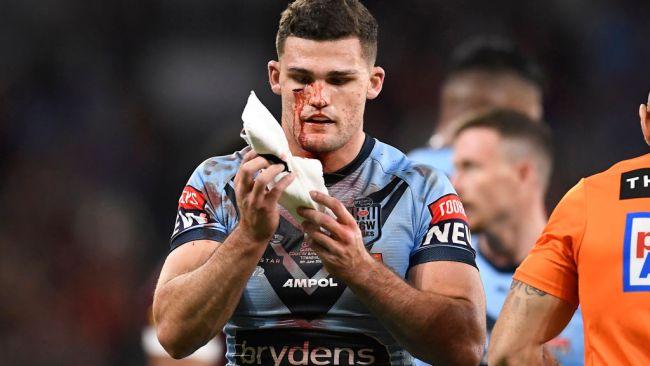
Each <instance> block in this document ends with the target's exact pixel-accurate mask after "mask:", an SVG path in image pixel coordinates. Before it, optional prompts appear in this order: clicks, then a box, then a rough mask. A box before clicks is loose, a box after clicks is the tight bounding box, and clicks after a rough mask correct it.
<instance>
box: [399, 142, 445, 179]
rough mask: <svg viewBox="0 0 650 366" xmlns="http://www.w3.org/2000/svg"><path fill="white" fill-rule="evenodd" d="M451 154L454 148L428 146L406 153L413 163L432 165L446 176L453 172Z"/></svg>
mask: <svg viewBox="0 0 650 366" xmlns="http://www.w3.org/2000/svg"><path fill="white" fill-rule="evenodd" d="M453 155H454V150H453V149H452V148H451V147H442V148H439V149H434V148H432V147H430V146H425V147H419V148H417V149H415V150H413V151H411V152H410V153H408V158H409V159H411V160H413V161H414V162H415V163H420V164H426V165H431V166H434V167H436V169H438V170H441V171H442V172H443V173H445V174H446V175H447V176H448V177H451V175H452V173H453V172H454V163H453V160H452V158H453Z"/></svg>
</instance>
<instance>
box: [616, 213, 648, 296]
mask: <svg viewBox="0 0 650 366" xmlns="http://www.w3.org/2000/svg"><path fill="white" fill-rule="evenodd" d="M623 290H624V291H625V292H630V291H650V212H634V213H629V214H628V215H627V220H626V224H625V241H624V242H623Z"/></svg>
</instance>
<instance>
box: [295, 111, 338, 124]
mask: <svg viewBox="0 0 650 366" xmlns="http://www.w3.org/2000/svg"><path fill="white" fill-rule="evenodd" d="M302 121H303V122H304V123H313V124H322V125H324V124H332V123H335V122H334V121H333V120H332V119H330V118H329V117H327V116H325V115H323V114H316V115H312V116H309V117H308V118H303V119H302Z"/></svg>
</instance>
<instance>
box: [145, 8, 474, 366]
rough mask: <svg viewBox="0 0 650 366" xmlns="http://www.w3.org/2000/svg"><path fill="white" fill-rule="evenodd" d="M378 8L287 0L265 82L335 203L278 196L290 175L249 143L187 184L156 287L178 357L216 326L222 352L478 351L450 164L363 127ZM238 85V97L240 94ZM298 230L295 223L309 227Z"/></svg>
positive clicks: (458, 360)
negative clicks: (313, 206)
mask: <svg viewBox="0 0 650 366" xmlns="http://www.w3.org/2000/svg"><path fill="white" fill-rule="evenodd" d="M376 47H377V23H376V21H375V19H374V18H373V17H372V15H371V14H370V13H369V12H368V10H367V9H366V8H365V7H364V6H363V5H361V4H360V3H359V2H358V1H357V0H312V1H306V0H297V1H295V2H292V3H291V4H290V5H289V6H288V8H287V9H286V10H285V11H284V12H283V13H282V16H281V20H280V26H279V30H278V33H277V37H276V48H277V52H278V60H277V61H270V62H269V63H268V74H269V82H270V85H271V89H272V90H273V92H274V93H275V94H277V95H279V96H280V97H281V101H282V118H281V125H282V128H283V130H284V133H285V135H286V138H287V141H288V143H289V147H290V149H291V152H292V154H293V155H295V156H301V157H310V158H315V159H318V160H320V162H321V163H322V165H323V171H324V172H325V175H324V178H325V184H326V186H327V187H328V190H329V194H330V195H325V194H322V193H321V194H313V195H312V197H313V199H314V200H315V201H317V202H319V203H321V204H323V205H325V206H327V207H329V208H330V209H331V210H332V211H333V213H334V214H335V215H336V218H332V217H330V216H327V215H326V214H324V213H321V212H318V211H315V210H306V209H303V210H300V211H299V213H300V215H301V216H302V217H304V218H305V219H306V221H304V222H303V223H302V224H299V223H298V222H297V221H296V220H295V219H294V217H292V216H291V215H290V214H289V213H288V212H287V211H286V210H285V209H284V208H283V207H281V206H279V205H278V198H279V197H280V195H281V193H282V191H283V190H284V189H285V188H286V187H287V185H288V184H290V182H291V181H292V179H294V177H293V174H288V175H286V177H284V178H282V180H280V181H279V182H278V183H277V185H275V186H274V188H273V189H271V190H268V189H267V188H266V187H267V183H269V182H271V181H272V179H273V178H274V177H275V176H276V175H278V174H279V173H281V172H282V171H283V169H284V168H285V167H284V166H283V165H282V164H272V163H271V162H269V161H267V160H266V159H265V158H263V157H261V156H257V155H256V154H255V153H254V152H252V151H250V148H245V149H244V150H242V151H239V152H235V153H233V154H231V155H227V156H220V157H213V158H209V159H208V160H206V161H205V162H203V163H202V164H200V165H199V166H198V168H196V170H195V171H194V173H193V174H192V175H191V177H190V179H189V181H188V183H187V185H186V186H185V188H184V189H183V192H182V194H181V197H180V200H179V204H178V214H177V220H176V224H175V226H174V231H173V234H172V238H171V252H170V254H169V255H168V257H167V259H166V261H165V263H164V265H163V268H162V271H161V274H160V278H159V281H158V285H157V288H156V291H155V294H154V304H153V316H154V321H155V324H156V330H157V336H158V338H159V340H160V343H161V344H162V345H163V347H164V348H165V349H166V350H167V351H168V352H169V353H170V354H171V355H172V356H173V357H175V358H183V357H185V356H187V355H189V354H191V353H192V352H194V350H196V349H197V348H199V347H200V346H201V345H203V344H205V343H206V342H208V340H210V339H211V338H213V337H214V335H215V334H217V333H218V332H220V331H221V330H222V329H224V331H225V334H226V343H227V354H226V356H227V361H228V363H229V364H231V365H232V364H248V365H357V364H365V365H409V364H411V363H412V360H413V356H415V357H418V358H420V359H423V360H426V361H427V362H430V363H434V364H458V365H475V364H477V363H478V362H479V360H480V357H481V355H482V352H483V345H484V342H485V298H484V294H483V289H482V285H481V281H480V278H479V275H478V271H477V269H476V266H475V253H474V250H473V249H472V247H471V245H470V243H469V241H470V235H471V234H470V232H469V228H468V224H467V221H466V216H465V212H464V209H463V206H462V204H461V203H460V200H459V199H458V196H457V195H456V193H455V192H454V190H453V187H452V186H451V184H450V183H449V181H448V179H447V178H446V176H445V175H444V174H442V173H440V172H438V171H436V170H435V169H432V168H430V167H428V166H426V165H419V164H414V163H412V162H411V161H410V160H409V159H407V158H406V156H405V155H404V154H402V153H401V152H400V151H398V150H397V149H395V148H393V147H391V146H389V145H387V144H384V143H382V142H381V141H378V140H376V139H374V138H372V137H370V136H368V135H367V134H366V133H364V131H363V115H364V108H365V103H366V100H369V99H374V98H376V97H377V96H378V94H379V93H380V91H381V88H382V84H383V80H384V70H383V69H382V68H380V67H378V66H375V57H376V52H377V48H376ZM244 98H245V96H242V104H243V100H244ZM305 233H306V234H307V236H305V235H304V234H305Z"/></svg>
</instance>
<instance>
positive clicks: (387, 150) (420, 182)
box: [371, 140, 453, 194]
mask: <svg viewBox="0 0 650 366" xmlns="http://www.w3.org/2000/svg"><path fill="white" fill-rule="evenodd" d="M371 158H372V159H373V160H375V162H377V163H378V164H379V165H380V166H381V167H382V170H383V171H384V172H385V173H386V174H390V175H393V176H396V177H399V178H401V179H402V180H403V181H405V182H406V183H407V184H408V185H409V186H410V187H411V189H413V190H421V189H425V190H428V189H432V188H438V189H440V190H441V192H440V194H444V193H450V192H451V191H453V189H451V184H450V183H449V180H448V179H447V176H446V175H445V174H444V173H443V172H442V171H441V170H439V169H437V168H435V167H434V166H432V165H429V164H426V163H422V162H416V161H413V160H412V159H410V158H409V157H407V156H406V155H405V154H404V153H403V152H401V151H400V150H399V149H397V148H395V147H393V146H391V145H388V144H386V143H383V142H381V141H379V140H377V141H376V144H375V149H374V151H373V154H372V155H371Z"/></svg>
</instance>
